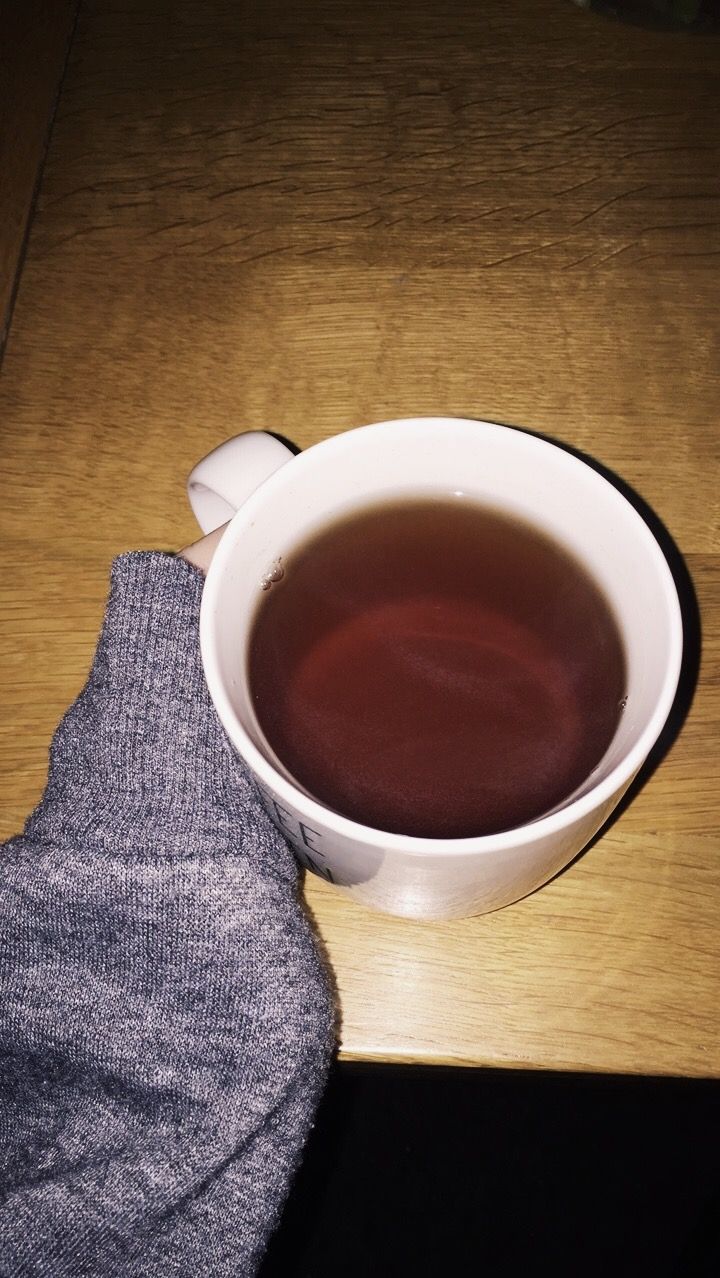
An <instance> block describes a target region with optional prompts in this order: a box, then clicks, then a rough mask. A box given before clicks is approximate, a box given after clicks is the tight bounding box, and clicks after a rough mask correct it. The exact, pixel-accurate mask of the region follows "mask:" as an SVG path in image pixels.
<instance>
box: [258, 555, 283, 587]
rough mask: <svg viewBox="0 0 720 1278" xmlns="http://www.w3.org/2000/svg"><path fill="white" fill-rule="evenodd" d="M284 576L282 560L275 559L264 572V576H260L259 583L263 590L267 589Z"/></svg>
mask: <svg viewBox="0 0 720 1278" xmlns="http://www.w3.org/2000/svg"><path fill="white" fill-rule="evenodd" d="M284 576H285V569H284V568H283V561H282V559H276V560H275V562H274V563H273V564H272V565H271V567H270V569H269V570H268V572H266V573H265V576H264V577H262V578H261V580H260V585H261V587H262V589H263V590H269V589H270V587H271V586H272V585H273V584H274V583H275V582H276V581H282V579H283V577H284Z"/></svg>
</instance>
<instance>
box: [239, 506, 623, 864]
mask: <svg viewBox="0 0 720 1278" xmlns="http://www.w3.org/2000/svg"><path fill="white" fill-rule="evenodd" d="M284 568H285V571H284V575H283V576H282V578H281V579H280V580H277V581H275V582H274V583H273V584H272V586H271V588H270V589H269V590H267V591H266V593H265V594H263V595H262V597H261V600H260V603H259V605H258V609H257V613H256V616H255V618H254V622H253V626H252V630H251V638H250V648H249V657H248V660H249V682H250V692H251V696H252V699H253V704H254V708H255V713H256V715H257V719H258V723H259V725H260V728H261V729H262V731H263V733H264V735H265V737H266V739H267V741H268V743H269V745H270V746H271V748H272V750H273V751H274V752H275V754H276V756H277V757H278V759H279V760H281V761H282V763H283V764H284V766H285V767H286V768H287V770H288V771H289V772H290V773H291V774H292V776H293V777H294V778H295V780H296V782H297V783H298V784H299V786H300V787H301V788H302V789H304V790H305V791H306V792H308V793H309V794H311V795H313V796H314V797H315V798H316V799H317V800H319V802H320V803H322V804H324V805H325V806H326V807H328V808H331V809H333V810H334V811H336V812H338V813H341V814H342V815H343V816H346V817H350V818H351V819H352V820H354V821H357V822H360V823H361V824H363V825H366V826H371V827H373V828H375V829H377V830H382V831H387V832H390V833H395V834H404V835H415V836H418V837H421V838H430V839H461V838H471V837H475V836H478V835H484V834H493V833H496V832H498V831H501V830H508V829H512V828H514V827H517V826H520V825H523V824H525V823H526V822H528V821H532V820H533V819H534V818H536V817H539V816H541V815H542V814H543V813H545V812H548V811H549V810H551V809H552V808H554V807H555V806H556V805H557V804H559V803H561V802H562V800H563V799H565V798H566V797H567V796H568V795H570V794H571V793H572V792H573V791H574V790H575V789H576V788H577V787H578V786H579V785H580V784H581V782H582V781H583V780H584V779H585V778H586V777H587V776H588V775H589V774H590V773H591V772H592V771H593V769H594V768H595V766H596V765H597V764H598V763H599V762H600V760H601V758H602V757H603V755H604V753H605V751H606V750H607V748H608V746H609V744H610V742H611V740H612V738H613V735H614V733H615V730H616V727H617V725H618V721H619V718H620V715H621V712H622V705H623V698H624V695H625V682H626V662H625V654H624V650H623V643H622V639H621V636H620V633H619V630H618V626H617V623H616V621H615V618H614V616H613V613H612V611H611V608H610V606H609V604H608V602H607V601H606V599H605V598H604V596H603V593H602V591H601V590H600V588H599V587H598V585H597V584H596V583H595V582H594V580H593V579H592V578H591V577H590V576H589V575H588V572H587V570H586V569H585V568H584V567H582V566H581V565H580V564H579V563H578V562H577V560H576V559H575V558H574V556H573V555H572V554H571V553H570V552H569V551H568V550H567V549H565V548H564V547H563V546H561V545H560V544H559V543H557V542H556V541H555V540H553V539H552V538H551V537H549V536H547V535H546V534H545V533H544V532H541V531H540V530H539V529H537V528H536V527H534V526H532V525H531V524H529V523H526V522H524V521H523V520H521V519H517V518H514V517H512V516H510V515H508V514H507V513H505V512H503V511H500V510H497V509H495V508H492V507H489V506H484V505H482V504H479V503H477V502H476V501H474V500H472V499H471V498H468V497H466V496H461V495H450V494H449V495H448V496H446V497H445V496H441V497H435V496H433V497H431V498H430V497H428V498H424V497H416V498H408V499H407V500H402V501H393V502H392V503H387V504H375V505H368V506H365V507H363V508H361V509H356V510H354V511H352V512H350V513H349V514H347V515H346V516H345V517H343V518H341V519H338V520H337V521H335V522H333V523H331V524H328V525H326V526H324V527H322V528H321V529H320V530H319V531H317V532H316V533H315V534H313V535H312V536H311V537H310V538H309V539H308V540H307V541H306V542H304V543H302V544H299V545H296V546H295V547H294V549H292V550H291V552H290V553H289V554H288V555H287V556H286V557H285V559H284Z"/></svg>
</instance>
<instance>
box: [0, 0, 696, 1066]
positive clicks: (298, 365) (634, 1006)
mask: <svg viewBox="0 0 720 1278" xmlns="http://www.w3.org/2000/svg"><path fill="white" fill-rule="evenodd" d="M719 66H720V58H719V49H718V41H717V38H716V37H706V38H701V37H696V38H693V37H690V36H671V35H662V34H658V33H650V32H646V31H641V30H639V29H635V28H633V27H626V26H621V25H619V24H616V23H613V22H611V21H606V20H603V19H601V18H597V17H594V16H592V15H590V14H588V13H587V12H583V11H582V10H581V9H579V8H577V7H575V6H573V5H571V4H569V3H568V2H567V0H513V3H507V4H500V3H497V4H488V5H483V4H477V3H475V2H474V0H448V2H447V3H445V4H442V5H440V4H437V3H435V2H434V3H428V2H427V0H411V2H409V3H406V4H403V5H400V6H393V5H381V4H374V3H373V4H370V3H367V4H363V3H355V4H350V3H347V4H346V3H342V2H341V0H315V2H314V3H312V4H311V3H309V0H306V2H305V3H300V4H289V3H287V4H285V3H282V2H280V0H267V2H266V4H265V5H264V6H257V7H255V6H246V5H238V4H236V3H235V2H234V0H213V2H211V3H207V4H201V3H200V2H199V0H174V2H173V3H161V0H113V2H112V3H110V0H87V3H85V4H84V5H83V6H82V8H81V16H80V21H79V24H78V28H77V31H76V34H75V39H74V44H73V48H72V51H71V57H70V63H69V67H68V71H67V74H66V77H65V82H64V87H63V89H62V94H61V98H60V103H59V109H58V113H57V118H56V122H55V126H54V131H53V134H52V140H51V144H50V148H49V154H48V157H47V163H46V166H45V172H44V179H43V184H42V188H41V192H40V199H39V204H38V208H37V212H36V216H35V219H34V224H33V229H32V234H31V239H30V243H29V249H28V253H27V258H26V261H25V266H24V271H23V274H22V278H21V282H20V288H19V293H18V298H17V304H16V308H15V314H14V320H13V324H12V329H11V332H10V339H9V343H8V347H7V351H6V356H5V362H4V368H3V373H2V379H1V381H0V412H1V422H2V455H3V462H4V474H5V480H4V484H3V505H2V519H3V537H2V543H1V546H2V559H3V565H2V588H3V611H2V686H3V700H4V706H5V709H4V712H3V716H2V733H3V737H2V765H3V766H2V772H3V779H2V802H3V808H2V832H3V834H10V833H11V832H12V831H14V830H15V829H17V827H18V826H19V825H20V823H21V822H22V820H23V818H24V816H25V815H26V813H27V812H28V810H29V809H30V808H31V806H32V805H33V804H34V803H35V802H36V800H37V799H38V797H39V795H40V793H41V790H42V786H43V781H44V776H45V769H46V758H47V753H46V752H47V745H48V741H49V739H50V736H51V733H52V730H53V728H54V726H55V724H56V722H57V720H58V718H59V716H60V714H61V712H62V711H63V709H64V707H65V706H66V704H67V703H68V702H69V701H70V700H71V698H72V697H73V696H74V694H75V693H76V692H77V691H78V689H79V688H80V686H81V684H82V682H83V679H84V675H85V672H86V670H87V668H88V664H89V661H90V659H91V654H92V650H93V645H94V640H95V636H96V632H97V629H98V626H99V623H100V619H101V615H102V610H103V602H104V597H105V592H106V584H107V572H108V566H109V563H110V559H111V557H112V556H113V554H115V553H117V552H118V551H120V550H123V549H127V548H133V547H149V546H158V547H177V546H180V545H182V544H183V543H185V542H186V541H188V540H190V539H192V538H193V536H194V527H193V521H192V518H191V515H190V512H189V508H188V506H187V503H186V501H185V496H184V481H185V476H186V474H187V472H188V470H189V469H190V467H191V466H192V464H193V463H194V462H195V460H196V459H197V458H198V457H199V456H200V455H201V454H203V453H204V452H206V451H207V450H208V449H209V448H211V447H212V446H213V445H215V444H216V443H218V442H219V441H220V440H221V439H223V438H224V437H226V436H227V435H229V434H233V433H236V432H237V431H238V430H240V429H242V428H244V427H262V426H268V427H272V428H274V429H276V430H280V431H282V432H283V433H284V434H285V435H287V436H289V437H291V438H293V439H294V440H296V441H297V443H298V444H300V445H303V446H306V445H308V444H312V443H313V442H315V441H317V440H320V439H323V438H325V437H327V436H328V435H332V434H334V433H335V432H337V431H342V430H345V429H347V428H348V427H351V426H354V425H359V424H362V423H365V422H370V421H374V420H380V419H383V418H388V417H396V416H406V415H407V416H411V415H418V414H435V413H439V414H449V415H459V416H469V417H483V418H490V419H493V420H498V421H504V422H512V423H516V424H524V425H528V426H530V427H534V428H537V429H539V430H542V431H546V432H549V433H551V434H553V435H556V436H557V437H559V438H560V439H563V440H565V441H568V442H569V443H571V444H573V445H576V446H578V447H580V448H582V449H585V450H587V451H588V452H590V453H592V454H593V455H594V456H595V457H597V458H599V459H600V460H601V461H603V462H604V463H606V464H607V465H608V466H610V467H612V468H613V469H614V470H616V471H617V472H618V473H619V474H621V475H622V476H623V477H624V478H625V479H626V480H627V481H628V482H629V483H630V484H631V485H632V486H633V487H634V488H635V489H636V490H637V491H638V492H639V493H640V494H641V495H642V497H643V498H644V499H645V500H646V501H647V502H648V503H649V504H650V505H651V506H652V508H653V509H654V511H655V512H656V513H657V515H658V516H659V517H660V518H661V519H662V520H663V521H664V523H665V525H666V526H667V528H668V529H669V530H670V532H671V533H672V536H673V537H674V539H675V541H676V542H677V544H678V546H679V547H680V549H681V551H682V553H683V555H684V556H685V560H686V562H687V565H688V568H689V571H690V573H691V575H692V578H693V580H694V583H695V589H696V591H697V596H698V599H699V601H700V606H701V609H702V613H703V617H704V655H703V661H702V668H701V672H700V679H699V684H698V689H697V693H696V696H695V700H694V703H693V705H692V708H691V710H690V713H689V715H688V716H687V719H686V721H685V723H684V726H683V727H682V730H681V731H680V734H679V736H678V737H677V739H676V740H675V742H674V744H673V745H672V748H671V749H670V751H669V753H668V754H667V755H666V757H665V758H664V759H663V760H662V762H661V764H660V766H659V767H658V768H657V770H656V771H655V772H654V774H653V775H652V776H651V778H650V779H649V780H648V781H647V784H646V785H645V786H644V788H643V789H642V790H641V791H640V793H638V794H637V795H636V797H635V799H634V801H633V802H632V804H631V805H630V806H629V807H628V808H627V809H626V810H625V811H624V812H623V813H622V815H621V817H620V818H619V819H618V820H617V821H616V823H615V824H613V825H612V827H611V828H610V829H609V830H608V831H607V832H606V834H605V835H604V836H603V837H602V838H601V839H600V840H599V841H597V842H596V843H595V844H594V846H593V847H592V848H591V849H590V851H588V852H587V853H586V854H585V855H584V856H583V857H582V858H581V859H579V860H578V861H577V862H576V863H575V864H574V865H573V866H572V867H571V868H570V869H568V870H567V871H566V872H565V873H564V874H563V875H561V876H560V877H559V878H558V879H556V880H555V881H554V882H553V883H551V884H550V885H548V886H546V887H545V888H543V889H542V890H541V891H540V892H538V893H536V894H535V895H534V896H532V897H530V898H528V899H527V900H525V901H522V902H520V903H519V904H517V905H514V906H512V907H510V908H508V909H505V910H502V911H500V912H499V913H497V914H493V915H487V916H485V917H480V918H474V919H467V920H465V921H462V922H457V923H448V924H442V925H432V924H420V923H412V922H406V921H402V920H393V919H388V918H384V917H381V916H379V915H374V914H371V913H369V912H366V911H365V910H363V909H362V908H360V907H358V906H355V905H353V904H351V903H350V902H348V901H347V900H345V899H344V898H343V897H342V896H340V895H336V894H335V893H334V891H333V890H332V889H330V888H328V887H327V886H326V885H325V884H323V883H322V882H320V881H318V880H315V879H313V880H312V881H310V880H308V882H307V883H306V888H305V892H306V899H307V903H308V906H309V908H310V910H311V912H312V915H313V917H314V918H315V920H316V923H317V927H318V931H319V933H320V935H321V937H322V940H323V942H324V945H325V946H326V948H327V952H328V954H329V957H330V960H331V963H332V966H333V969H334V972H335V975H336V979H337V987H338V993H339V998H340V1004H341V1009H342V1052H343V1054H344V1056H345V1057H346V1058H362V1059H371V1060H391V1061H425V1062H457V1063H472V1064H478V1065H488V1066H527V1067H536V1068H560V1069H566V1070H610V1071H618V1072H640V1073H649V1074H664V1073H671V1074H683V1075H695V1076H699V1075H707V1076H711V1075H719V1074H720V1033H719V1030H720V979H719V978H720V868H719V867H720V855H719V854H720V846H719V845H720V839H719V837H718V825H719V822H720V798H719V797H718V796H719V794H720V775H719V772H720V769H719V768H718V747H717V739H716V736H717V734H716V730H717V725H718V718H719V717H720V660H719V658H720V653H719V641H718V634H719V628H718V618H719V615H720V529H719V512H720V503H719V501H718V465H717V463H718V412H719V410H720V384H719V379H718V344H717V343H718V331H719V328H720V324H719V320H718V296H719V285H720V276H719V274H718V267H719V266H720V236H719V234H718V228H719V227H720V182H719V180H718V174H719V169H718V143H719V142H720V138H719V137H718V129H717V121H718V97H719V95H718V70H719ZM689 676H690V677H691V676H692V670H690V672H689Z"/></svg>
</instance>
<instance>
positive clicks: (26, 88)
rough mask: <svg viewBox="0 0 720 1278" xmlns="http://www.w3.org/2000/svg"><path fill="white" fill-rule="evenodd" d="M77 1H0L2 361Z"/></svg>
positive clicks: (0, 337)
mask: <svg viewBox="0 0 720 1278" xmlns="http://www.w3.org/2000/svg"><path fill="white" fill-rule="evenodd" d="M77 7H78V0H23V3H22V4H18V3H17V2H16V0H0V169H1V173H2V178H1V180H0V358H2V351H3V347H4V344H5V338H6V335H7V329H8V325H9V322H10V315H11V312H12V301H13V294H14V290H15V282H16V279H17V275H18V270H19V266H20V261H21V257H22V250H23V245H24V240H25V233H26V230H27V227H28V224H29V219H30V212H31V209H32V201H33V196H34V193H35V189H36V185H37V182H38V178H39V175H40V171H41V168H42V162H43V158H44V155H45V146H46V143H47V138H48V132H49V129H50V124H51V121H52V114H53V110H54V107H55V102H56V100H57V94H58V90H59V87H60V81H61V79H62V73H63V70H64V67H65V59H66V56H67V51H68V45H69V42H70V37H71V34H72V30H73V26H74V23H75V15H76V12H77Z"/></svg>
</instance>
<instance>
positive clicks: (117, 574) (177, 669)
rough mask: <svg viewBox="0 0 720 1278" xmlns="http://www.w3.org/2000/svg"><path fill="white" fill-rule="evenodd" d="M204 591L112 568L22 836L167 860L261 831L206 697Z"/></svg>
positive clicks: (140, 567)
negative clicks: (208, 837) (143, 850)
mask: <svg viewBox="0 0 720 1278" xmlns="http://www.w3.org/2000/svg"><path fill="white" fill-rule="evenodd" d="M202 588H203V578H202V576H201V574H200V573H199V572H198V571H197V569H195V568H193V567H192V566H191V565H190V564H189V563H187V561H186V560H184V559H180V558H177V557H175V556H172V555H167V554H161V553H158V552H139V553H132V554H126V555H121V556H120V557H119V558H118V559H117V560H116V561H115V563H114V564H113V569H112V577H111V590H110V597H109V600H108V605H107V610H106V614H105V620H104V624H103V628H102V632H101V635H100V640H99V643H98V647H97V651H96V654H95V659H94V662H93V666H92V669H91V671H90V675H89V677H88V681H87V684H86V686H85V688H84V689H83V691H82V693H81V694H80V696H79V697H78V699H77V701H76V702H75V703H74V705H73V706H72V707H71V708H70V710H69V711H68V712H67V714H66V715H65V718H64V719H63V721H62V723H61V724H60V726H59V728H58V730H57V732H56V734H55V737H54V740H53V744H52V748H51V752H50V771H49V777H48V787H47V791H46V794H45V797H44V799H43V801H42V803H41V804H40V807H39V808H38V809H37V811H36V812H35V813H34V814H33V816H32V817H31V818H30V822H29V823H28V826H27V831H26V832H27V833H28V834H29V835H31V836H32V837H35V838H39V837H40V838H52V839H53V840H54V841H56V842H57V841H66V842H72V841H74V840H77V839H78V838H82V839H83V840H85V842H88V841H90V842H92V843H94V844H96V845H98V846H104V847H109V848H111V849H112V850H113V851H114V852H123V851H125V852H127V853H133V852H134V851H135V850H136V849H137V848H138V831H143V832H144V833H145V834H146V835H147V838H146V839H145V843H146V847H147V849H148V850H149V849H151V848H152V849H153V850H154V852H155V854H157V855H167V854H172V855H176V854H178V853H180V854H183V853H186V854H190V852H191V850H192V849H196V848H197V846H198V834H199V832H201V831H202V829H203V827H207V828H208V829H212V831H213V834H214V836H215V837H216V838H217V836H218V835H219V836H220V837H221V839H222V838H224V840H225V842H226V844H227V847H228V850H230V849H231V848H233V847H237V846H238V842H239V841H241V840H243V839H244V836H245V835H247V834H249V835H250V836H251V842H252V834H253V828H256V827H257V824H258V822H259V823H261V824H263V825H264V824H266V822H267V818H266V817H265V814H264V813H263V812H262V810H261V809H260V807H259V803H258V799H257V794H256V791H255V788H254V785H253V783H252V782H251V780H250V778H249V776H248V773H247V770H246V769H245V767H244V765H243V764H242V763H241V762H240V761H239V760H238V759H237V758H236V757H235V755H234V753H233V751H232V749H231V747H230V745H229V742H228V741H227V739H226V737H225V734H224V732H223V730H222V727H221V725H220V723H219V720H218V718H217V715H216V713H215V709H214V707H213V705H212V702H211V700H210V696H209V694H208V691H207V688H206V685H205V680H204V677H203V673H202V666H201V661H200V649H199V638H198V628H199V616H200V601H201V598H202ZM281 859H283V860H284V858H281ZM286 869H289V863H288V864H287V865H286Z"/></svg>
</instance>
